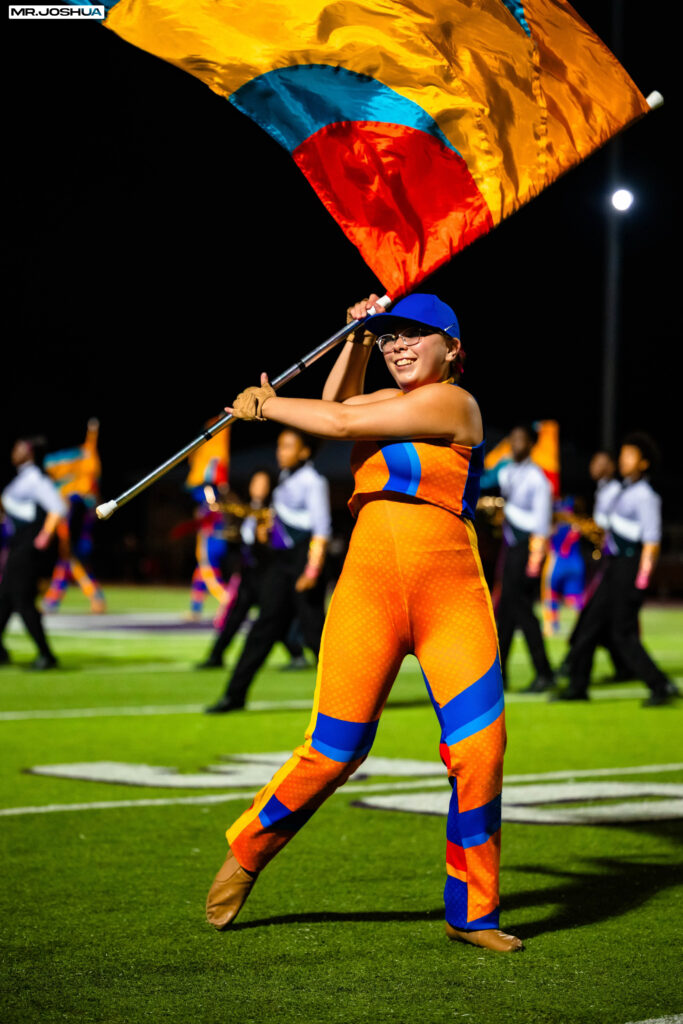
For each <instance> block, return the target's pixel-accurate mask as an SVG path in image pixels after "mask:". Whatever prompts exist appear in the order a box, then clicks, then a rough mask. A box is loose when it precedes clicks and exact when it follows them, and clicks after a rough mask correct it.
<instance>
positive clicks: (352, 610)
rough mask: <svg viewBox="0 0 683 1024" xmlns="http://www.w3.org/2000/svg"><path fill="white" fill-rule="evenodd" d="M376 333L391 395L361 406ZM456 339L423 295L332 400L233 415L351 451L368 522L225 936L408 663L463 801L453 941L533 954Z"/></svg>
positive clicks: (437, 305)
mask: <svg viewBox="0 0 683 1024" xmlns="http://www.w3.org/2000/svg"><path fill="white" fill-rule="evenodd" d="M376 301H377V296H371V297H370V299H368V300H366V301H363V302H360V303H358V304H357V305H356V306H354V307H352V309H351V310H350V313H351V315H352V316H353V317H354V318H357V319H360V318H362V317H365V316H366V315H367V313H368V312H369V311H370V310H371V309H372V307H373V305H374V303H375V302H376ZM370 331H372V332H373V334H371V333H370ZM358 333H359V334H360V333H361V332H358ZM374 333H376V334H378V335H380V337H379V338H378V339H377V344H378V346H379V348H380V351H381V353H382V355H383V357H384V361H385V364H386V366H387V368H388V370H389V372H390V373H391V375H392V377H393V378H394V381H395V386H394V387H393V388H385V389H383V390H381V391H376V392H374V393H373V394H368V395H365V394H363V388H364V380H365V371H366V367H367V363H368V359H369V356H370V352H371V350H372V348H373V347H374V342H375V338H374ZM459 334H460V330H459V327H458V321H457V318H456V316H455V313H454V312H453V310H452V309H450V307H449V306H447V305H446V304H445V303H443V302H441V301H440V300H439V299H437V298H436V296H434V295H424V294H417V293H413V294H412V295H409V296H408V297H407V298H405V299H402V300H401V301H400V302H399V303H398V304H397V305H396V306H395V308H394V310H393V311H392V313H390V314H378V315H376V316H373V318H372V319H370V320H368V322H367V330H366V332H365V333H364V335H362V336H361V337H360V338H359V339H358V340H357V341H356V340H355V339H354V340H349V341H347V342H346V344H345V345H344V347H343V349H342V351H341V353H340V355H339V357H338V359H337V361H336V363H335V365H334V367H333V369H332V372H331V374H330V376H329V377H328V379H327V383H326V385H325V388H324V391H323V400H322V401H316V400H312V399H304V398H280V397H279V396H277V395H276V394H275V392H274V391H273V389H272V388H271V387H270V386H269V384H268V380H267V377H266V376H265V374H264V375H263V376H262V378H261V387H258V388H248V389H247V390H246V391H245V392H243V393H242V394H241V395H239V396H238V397H237V399H236V400H235V403H234V407H233V410H232V411H233V414H234V415H235V416H236V417H238V418H241V419H255V418H259V419H269V420H274V421H275V422H277V423H282V424H284V425H286V426H287V427H290V428H296V429H300V430H305V431H307V432H309V433H313V434H316V435H318V436H320V437H329V438H333V439H339V440H354V441H356V442H357V443H356V444H355V446H354V449H353V453H352V457H351V459H352V469H353V472H354V478H355V488H354V493H353V496H352V498H351V502H350V508H351V511H352V513H353V515H354V516H357V522H356V526H355V528H354V531H353V535H352V537H351V543H350V546H349V551H348V554H347V556H346V561H345V563H344V568H343V571H342V574H341V577H340V579H339V581H338V583H337V586H336V588H335V591H334V594H333V596H332V601H331V604H330V608H329V612H328V616H327V621H326V623H325V632H324V636H323V643H322V648H321V652H320V662H319V665H318V678H317V684H316V692H315V697H314V702H313V714H312V718H311V722H310V724H309V727H308V730H307V732H306V737H305V739H304V742H303V744H302V745H301V746H300V747H298V748H297V749H296V750H295V751H294V754H293V755H292V757H291V758H290V760H289V761H287V762H286V764H285V765H284V766H283V767H282V768H281V769H280V770H279V771H278V772H277V773H276V774H275V776H274V777H273V779H272V780H271V781H270V782H269V783H268V785H267V786H265V787H264V788H263V789H262V790H261V791H260V792H259V793H258V794H257V795H256V797H255V798H254V801H253V802H252V804H251V806H250V807H249V809H248V810H246V811H245V812H244V814H242V816H241V817H240V818H239V819H238V820H237V821H236V822H235V823H234V824H233V825H232V826H231V827H230V828H229V830H228V832H227V837H228V842H229V844H230V851H229V853H228V857H227V860H226V862H225V864H224V865H223V867H222V868H221V870H220V871H219V872H218V875H217V876H216V878H215V880H214V883H213V885H212V887H211V890H210V892H209V895H208V899H207V916H208V919H209V921H210V922H211V924H213V925H214V927H216V928H218V929H223V928H226V927H228V926H229V925H230V924H231V922H232V921H233V920H234V918H235V916H236V915H237V913H238V912H239V910H240V908H241V906H242V904H243V903H244V901H245V899H246V898H247V896H248V895H249V892H250V890H251V887H252V886H253V884H254V880H255V878H256V876H257V875H258V873H259V872H260V871H261V870H262V869H263V868H264V867H266V865H267V864H268V863H269V861H270V860H271V859H272V858H273V857H274V856H275V854H276V853H278V852H279V851H280V850H281V849H282V848H283V847H284V846H285V845H286V844H287V843H288V842H289V840H290V839H292V837H293V836H294V835H295V834H296V832H297V831H298V829H299V828H300V827H301V826H302V825H303V824H304V823H305V822H306V821H308V819H309V818H310V817H311V815H312V814H313V813H314V812H315V810H316V809H317V808H318V807H319V806H320V805H321V804H322V803H323V801H324V800H325V799H326V798H327V797H328V796H330V795H331V794H332V793H333V792H334V790H335V789H336V788H337V787H338V786H340V785H341V784H342V783H344V782H345V781H346V780H347V779H348V778H349V776H351V775H352V774H353V773H354V772H355V771H356V769H357V768H358V767H359V765H360V764H361V763H362V762H363V760H364V759H365V757H366V756H367V754H368V753H369V751H370V748H371V747H372V743H373V740H374V738H375V733H376V731H377V726H378V723H379V718H380V715H381V713H382V709H383V707H384V705H385V703H386V700H387V697H388V695H389V692H390V690H391V687H392V684H393V682H394V679H395V678H396V674H397V672H398V670H399V668H400V666H401V663H402V661H403V659H404V657H405V655H406V654H409V653H414V654H415V655H416V657H417V658H418V659H419V662H420V665H421V668H422V672H423V675H424V678H425V683H426V686H427V691H428V693H429V695H430V698H431V700H432V702H433V704H434V709H435V711H436V715H437V718H438V720H439V724H440V726H441V746H440V752H441V756H442V759H443V761H444V764H445V765H446V769H447V771H448V776H449V780H450V782H451V785H452V789H453V794H452V798H451V804H450V809H449V814H448V819H447V824H446V888H445V904H446V933H447V935H448V937H449V938H451V939H459V940H462V941H464V942H468V943H471V944H473V945H475V946H483V947H485V948H487V949H491V950H495V951H497V952H504V953H508V952H514V951H516V950H519V949H521V948H522V943H521V942H520V940H519V939H517V938H515V937H514V936H512V935H506V934H505V933H503V932H501V931H500V930H499V928H498V902H499V900H498V867H499V856H500V825H501V785H502V773H503V750H504V747H505V717H504V710H503V681H502V676H501V671H500V662H499V659H498V645H497V639H496V630H495V623H494V619H493V610H492V607H491V599H490V595H489V591H488V587H487V586H486V582H485V580H484V575H483V571H482V568H481V562H480V560H479V555H478V551H477V538H476V533H475V529H474V522H473V519H474V512H475V508H476V504H477V498H478V492H479V476H480V474H481V470H482V465H483V450H484V439H483V428H482V422H481V415H480V412H479V408H478V406H477V403H476V402H475V400H474V398H473V397H472V396H471V395H469V394H468V393H467V392H466V391H463V390H462V389H461V388H460V387H458V386H454V383H455V379H456V378H457V377H459V375H460V365H461V360H462V355H461V346H460V340H459Z"/></svg>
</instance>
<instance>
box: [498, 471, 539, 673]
mask: <svg viewBox="0 0 683 1024" xmlns="http://www.w3.org/2000/svg"><path fill="white" fill-rule="evenodd" d="M498 485H499V487H500V491H501V494H502V495H503V497H504V498H505V510H504V517H505V518H504V521H503V543H504V545H505V555H504V563H503V575H502V582H501V591H500V598H499V602H498V607H497V609H496V622H497V625H498V638H499V643H500V661H501V666H502V670H503V677H505V668H506V664H507V658H508V654H509V653H510V646H511V644H512V637H513V635H514V632H515V629H516V628H519V629H521V630H522V632H523V633H524V639H525V640H526V643H527V646H528V648H529V654H530V655H531V660H532V662H533V665H534V668H535V670H536V679H535V680H534V682H533V683H532V684H531V687H530V688H531V689H533V690H538V691H541V690H544V689H547V688H548V687H549V686H551V685H552V682H553V672H552V668H551V666H550V662H549V661H548V655H547V654H546V650H545V644H544V642H543V633H542V631H541V627H540V624H539V621H538V619H537V618H536V616H535V614H534V609H533V603H534V596H535V589H536V578H537V577H538V576H539V574H540V571H541V566H542V564H543V559H544V557H545V549H546V544H547V540H548V537H549V535H550V524H551V519H552V491H551V487H550V483H549V481H548V478H547V477H546V475H545V473H544V472H543V470H542V469H541V468H540V466H537V465H536V463H535V462H532V460H531V459H530V458H526V459H524V460H523V461H521V462H508V463H506V464H505V465H503V466H502V467H501V469H500V471H499V472H498Z"/></svg>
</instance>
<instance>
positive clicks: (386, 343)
mask: <svg viewBox="0 0 683 1024" xmlns="http://www.w3.org/2000/svg"><path fill="white" fill-rule="evenodd" d="M434 333H435V332H434V328H433V327H406V328H405V330H403V331H401V333H400V334H380V336H379V338H378V339H377V345H378V346H379V350H380V352H381V353H382V355H383V356H386V355H389V354H390V353H391V352H393V351H394V348H395V347H396V342H397V341H398V339H399V338H400V339H401V341H402V342H403V344H404V345H405V346H406V348H413V346H414V345H417V343H418V341H419V340H420V338H424V337H426V336H427V335H428V334H434ZM437 333H438V332H437Z"/></svg>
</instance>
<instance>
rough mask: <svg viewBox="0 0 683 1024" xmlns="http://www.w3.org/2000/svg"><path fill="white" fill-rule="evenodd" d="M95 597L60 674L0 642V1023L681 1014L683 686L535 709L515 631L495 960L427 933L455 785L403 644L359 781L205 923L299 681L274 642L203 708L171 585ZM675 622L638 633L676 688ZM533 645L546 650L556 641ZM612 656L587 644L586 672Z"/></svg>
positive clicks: (295, 725) (291, 1022) (191, 643)
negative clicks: (677, 691) (242, 899)
mask: <svg viewBox="0 0 683 1024" xmlns="http://www.w3.org/2000/svg"><path fill="white" fill-rule="evenodd" d="M108 598H109V603H110V609H111V612H112V615H111V616H102V617H99V618H95V617H90V616H85V615H83V617H82V618H80V617H73V616H74V615H76V616H78V615H79V614H80V613H84V612H85V605H84V603H83V601H82V600H81V599H80V597H79V595H78V594H75V593H74V592H70V593H69V595H68V598H67V601H66V602H65V606H64V609H63V612H62V613H61V618H60V617H57V618H55V620H54V625H53V627H52V631H51V635H52V638H53V641H54V643H53V646H54V649H55V652H56V653H57V655H58V657H59V658H60V662H61V664H62V666H63V667H62V668H61V669H60V670H59V671H55V672H52V673H35V674H33V673H27V672H25V671H23V665H25V664H26V663H28V662H29V661H30V660H31V658H32V656H33V652H32V648H31V645H30V642H29V641H28V640H27V639H26V638H25V637H24V636H23V634H22V632H21V630H20V629H16V630H13V631H12V632H10V633H9V635H8V638H7V646H8V648H9V650H10V652H11V654H12V657H13V661H14V664H13V665H12V666H9V667H5V668H2V669H0V735H1V737H2V739H1V747H0V749H1V751H2V753H1V754H0V763H1V768H2V771H1V775H0V820H1V825H2V856H3V866H4V870H3V872H2V876H3V887H2V920H3V925H4V926H3V929H2V945H3V947H4V952H3V957H2V962H3V967H2V973H3V981H2V992H3V995H2V997H0V1020H1V1021H2V1022H3V1024H4V1022H15V1021H16V1022H20V1021H22V1022H23V1021H27V1022H28V1021H40V1022H41V1024H43V1022H46V1024H47V1022H57V1021H73V1022H84V1024H86V1022H87V1024H90V1022H93V1024H94V1022H98V1024H100V1022H101V1024H124V1022H125V1024H138V1022H144V1021H153V1022H156V1021H165V1022H167V1021H168V1022H177V1024H181V1022H182V1024H185V1022H190V1021H192V1022H195V1024H204V1022H206V1024H214V1022H216V1024H218V1022H226V1024H227V1022H235V1024H271V1022H272V1024H275V1022H283V1024H304V1022H305V1024H327V1022H331V1024H342V1022H343V1024H354V1022H363V1024H364V1022H368V1024H370V1022H384V1021H392V1022H393V1021H396V1022H399V1024H418V1022H419V1024H441V1022H444V1024H446V1022H459V1021H464V1022H466V1024H494V1022H496V1024H498V1022H504V1024H522V1022H529V1024H535V1022H541V1024H542V1022H549V1024H550V1022H552V1024H564V1022H567V1024H574V1022H576V1024H583V1022H596V1024H597V1022H600V1024H626V1022H635V1021H646V1020H647V1021H650V1020H658V1019H666V1020H667V1021H670V1020H674V1019H675V1017H676V1015H679V1014H683V982H682V981H681V974H682V973H683V972H681V970H680V918H681V912H682V911H683V906H682V904H683V899H682V894H683V884H682V882H683V873H682V870H681V867H682V860H683V858H682V857H681V839H682V837H683V743H681V736H682V735H683V730H682V729H681V722H682V721H683V719H682V718H681V713H682V712H683V701H678V702H676V703H675V704H674V705H672V706H668V707H664V708H653V709H643V708H642V707H641V706H640V701H641V699H642V696H644V695H645V693H646V690H645V688H644V687H642V686H641V685H640V684H637V683H628V684H611V683H606V682H602V683H600V684H599V685H597V686H595V687H593V691H592V693H593V697H594V699H593V700H592V701H591V702H590V703H589V704H585V705H584V704H580V705H576V704H549V703H548V702H547V701H546V700H545V699H544V698H538V697H527V696H524V695H522V694H521V693H520V692H519V691H520V690H521V689H522V688H523V687H524V686H525V685H526V683H527V682H528V681H529V679H530V676H531V672H530V668H529V663H528V659H527V656H526V652H525V651H524V650H523V649H522V647H521V645H517V646H515V647H514V648H513V652H512V660H511V673H510V674H511V692H510V694H509V700H508V709H507V722H508V753H507V756H506V767H505V775H506V787H505V792H504V799H505V805H504V806H505V812H504V817H505V818H506V819H507V821H506V824H505V826H504V830H503V870H502V877H501V882H502V926H503V927H504V928H507V929H509V930H511V931H514V932H515V933H516V934H518V935H520V936H521V937H522V938H523V939H524V941H525V943H526V950H525V952H524V953H522V954H520V955H517V956H512V957H503V956H495V955H494V954H490V953H486V952H484V951H479V950H476V949H474V948H468V947H463V946H454V945H452V944H450V943H448V942H447V940H446V939H445V936H444V931H443V917H442V906H441V893H442V889H443V883H444V878H445V875H444V849H445V819H444V817H443V816H442V810H443V807H444V800H447V793H448V789H447V785H446V782H445V778H444V776H443V774H442V772H441V770H440V764H439V762H438V753H437V747H438V726H437V721H436V718H435V716H434V713H433V710H432V708H431V705H430V704H429V701H428V698H427V695H426V693H425V690H424V685H423V682H422V678H421V676H420V674H419V670H418V666H417V663H416V662H415V660H414V659H407V660H406V662H405V664H404V666H403V668H402V670H401V673H400V676H399V678H398V680H397V682H396V684H395V687H394V690H393V692H392V697H391V700H390V703H389V705H388V706H387V708H386V710H385V713H384V715H383V717H382V721H381V723H380V727H379V730H378V734H377V740H376V742H375V745H374V747H373V750H372V754H371V758H370V759H369V760H368V762H367V764H366V765H364V766H363V768H362V769H361V773H359V775H358V776H356V777H354V779H353V780H352V781H351V782H350V783H349V784H348V785H347V786H346V787H345V788H344V789H342V790H341V791H340V792H339V793H337V794H336V795H335V796H333V797H332V798H331V799H330V800H329V801H328V802H327V804H325V805H324V807H323V808H322V809H321V810H320V811H318V812H317V814H316V815H315V816H314V818H313V819H312V820H311V822H310V823H309V824H308V825H307V826H306V828H305V829H303V830H302V832H301V833H300V834H299V835H298V836H297V837H296V838H295V839H294V841H293V842H292V843H291V844H290V845H289V846H288V847H287V849H286V850H285V851H284V852H283V853H282V854H281V855H280V856H279V857H278V858H276V860H275V861H274V862H273V863H272V865H270V867H269V868H268V869H267V871H265V872H264V873H263V876H262V877H261V878H260V879H259V881H258V884H257V886H256V887H255V889H254V892H253V894H252V896H251V897H250V900H249V902H248V903H247V905H246V906H245V908H244V910H243V912H242V914H241V915H240V918H239V921H238V923H237V925H236V926H235V928H234V929H233V930H232V931H231V932H229V933H226V934H217V933H215V932H213V930H212V929H211V928H210V927H209V926H208V925H207V924H206V922H205V921H204V916H203V903H204V899H205V895H206V890H207V888H208V885H209V884H210V882H211V879H212V877H213V875H214V873H215V871H216V870H217V868H218V867H219V865H220V863H221V861H222V859H223V857H224V851H225V840H224V830H225V827H226V826H227V825H228V824H229V823H230V822H231V821H232V820H233V819H234V817H236V816H237V814H238V813H239V812H240V810H241V809H243V808H244V807H245V806H246V805H247V804H248V803H249V801H250V799H251V795H252V794H253V792H254V791H255V789H256V788H257V787H258V786H259V785H261V784H262V781H265V779H267V777H268V776H269V774H270V773H271V772H272V770H273V765H274V764H275V763H276V762H277V758H278V757H279V756H280V755H281V754H282V753H283V752H286V751H289V750H291V748H292V747H293V746H295V745H296V744H297V743H298V742H300V739H301V737H302V735H303V731H304V729H305V727H306V724H307V722H308V717H309V708H310V698H311V695H312V691H313V686H314V673H313V672H312V671H308V672H305V671H304V672H287V673H283V672H281V671H280V668H281V666H282V665H283V663H284V660H285V658H284V651H283V650H281V649H277V650H276V651H275V652H274V655H273V657H272V659H271V661H270V662H269V664H268V667H267V668H266V669H265V670H264V672H263V673H262V674H261V676H260V677H259V678H258V680H257V683H256V684H255V685H254V687H253V689H252V691H251V693H250V697H251V710H249V711H247V712H239V713H235V714H231V715H228V716H206V715H203V714H201V711H200V709H201V708H202V707H203V706H205V705H206V704H208V703H210V702H212V701H213V700H214V699H215V698H216V697H217V696H218V694H219V692H220V690H221V688H222V686H223V684H224V681H225V675H226V673H225V672H222V671H219V670H211V671H204V672H197V671H193V669H192V666H193V664H194V663H196V662H197V661H199V660H201V658H202V657H203V656H204V655H205V653H206V651H207V648H208V642H209V636H210V634H209V632H208V631H206V630H205V631H202V630H199V629H190V628H187V627H183V626H182V624H181V623H180V617H181V614H182V612H183V611H184V610H185V607H186V604H187V593H186V592H185V591H183V590H175V589H170V588H169V589H161V588H140V589H132V588H111V589H110V590H109V591H108ZM132 612H135V613H137V614H138V615H139V619H138V621H137V623H135V624H134V628H129V626H130V625H131V623H130V620H129V618H127V615H128V614H129V613H132ZM69 616H71V617H69ZM118 616H121V617H120V618H119V617H118ZM150 619H151V621H150ZM681 619H682V615H681V609H680V608H675V607H658V606H650V607H648V608H647V609H646V611H645V613H644V615H643V635H644V640H645V643H646V646H648V647H649V648H650V649H651V650H652V652H653V653H654V655H655V657H656V658H657V659H658V661H659V662H660V663H661V665H662V667H663V668H664V669H665V670H666V671H667V672H669V673H670V674H671V675H672V676H673V677H674V678H677V680H678V683H679V686H680V685H681V684H683V637H682V636H681V629H680V625H681ZM567 623H568V620H567V621H566V622H565V623H564V625H565V628H566V625H567ZM155 627H156V628H155ZM240 643H241V641H240V640H238V641H236V643H235V644H234V645H233V647H232V648H231V650H230V651H229V652H228V653H229V657H228V658H227V659H226V662H227V661H230V662H232V661H234V658H235V654H236V651H237V650H238V647H239V644H240ZM516 644H517V641H516ZM550 648H551V660H553V662H554V663H555V664H557V663H558V662H559V661H560V660H561V658H562V654H563V649H564V641H563V640H561V639H559V638H558V639H553V640H552V641H551V644H550ZM608 671H609V670H608V665H607V660H606V658H605V659H603V658H602V657H601V658H600V659H599V661H598V663H597V665H596V672H595V676H596V678H599V677H600V676H605V675H606V674H607V673H608ZM277 763H279V762H277ZM677 949H678V953H677V952H676V950H677ZM677 964H678V966H676V965H677ZM680 1019H681V1020H683V1017H681V1018H680Z"/></svg>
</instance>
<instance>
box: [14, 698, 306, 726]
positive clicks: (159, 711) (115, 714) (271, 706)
mask: <svg viewBox="0 0 683 1024" xmlns="http://www.w3.org/2000/svg"><path fill="white" fill-rule="evenodd" d="M205 706H206V705H204V704H150V705H145V704H141V705H139V706H137V707H136V706H132V707H120V708H53V709H51V710H46V711H0V722H25V721H30V720H32V719H47V720H53V719H59V718H127V717H131V716H135V715H196V714H198V713H199V712H201V711H203V710H204V708H205ZM310 707H311V701H310V699H307V700H278V701H275V700H273V701H268V700H257V701H252V703H251V704H250V705H249V710H250V711H299V710H301V709H302V708H304V709H306V708H310Z"/></svg>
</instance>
